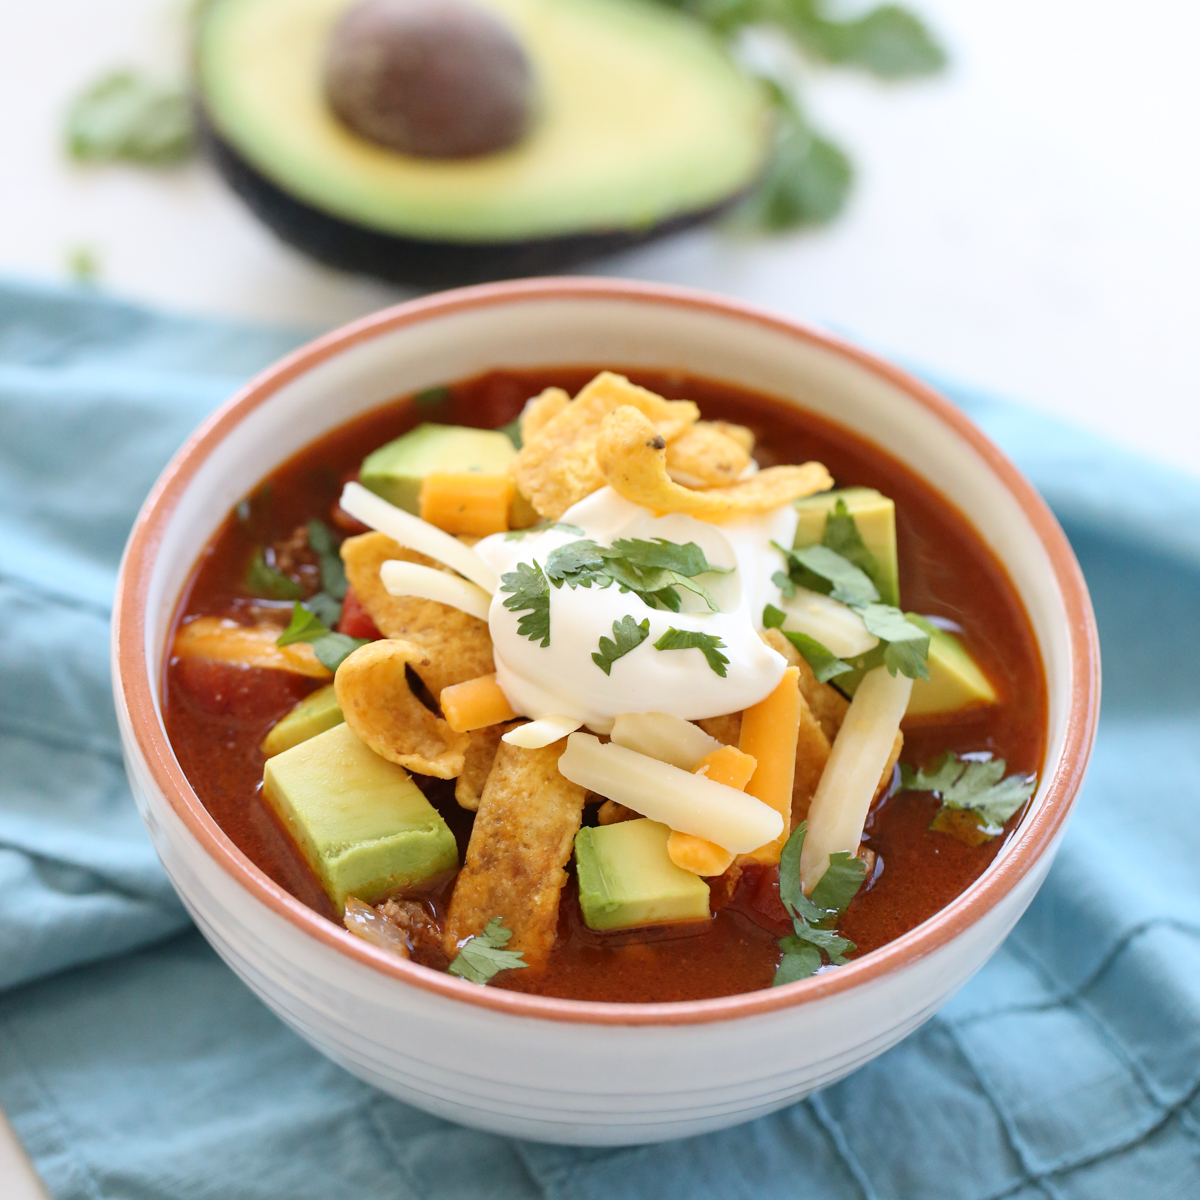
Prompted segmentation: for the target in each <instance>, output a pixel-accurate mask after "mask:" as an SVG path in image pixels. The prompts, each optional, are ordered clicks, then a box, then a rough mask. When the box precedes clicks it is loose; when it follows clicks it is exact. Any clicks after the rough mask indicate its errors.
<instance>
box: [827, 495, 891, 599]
mask: <svg viewBox="0 0 1200 1200" xmlns="http://www.w3.org/2000/svg"><path fill="white" fill-rule="evenodd" d="M821 544H822V545H824V546H828V547H829V549H830V550H832V551H834V552H835V553H837V554H840V555H841V556H842V557H843V558H844V559H846V561H847V562H851V563H853V564H854V565H855V566H856V567H857V568H858V569H859V570H860V571H861V572H862V573H863V574H864V575H866V576H867V578H868V579H870V580H871V582H872V583H874V584H875V586H876V588H878V586H879V584H878V582H877V581H878V576H879V564H878V563H877V562H876V561H875V556H874V555H873V554H872V553H871V552H870V550H868V549H867V544H866V542H864V541H863V537H862V534H861V533H860V532H859V530H858V522H857V521H856V520H855V519H854V518H853V517H852V516H851V515H850V510H849V509H848V508H847V507H846V501H845V500H843V499H842V498H841V496H839V497H838V499H837V503H836V504H835V505H834V507H833V512H831V513H830V514H829V515H828V516H827V517H826V518H825V531H824V533H823V534H822V535H821Z"/></svg>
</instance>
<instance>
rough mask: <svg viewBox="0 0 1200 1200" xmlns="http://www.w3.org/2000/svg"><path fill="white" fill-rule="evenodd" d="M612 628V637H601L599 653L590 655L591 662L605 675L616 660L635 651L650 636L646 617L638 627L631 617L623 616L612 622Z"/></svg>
mask: <svg viewBox="0 0 1200 1200" xmlns="http://www.w3.org/2000/svg"><path fill="white" fill-rule="evenodd" d="M612 628H613V635H612V637H611V638H606V637H602V638H601V639H600V652H599V653H598V654H593V655H592V662H594V663H595V664H596V666H598V667H599V668H600V670H602V671H603V672H604V673H605V675H610V674H611V673H612V665H613V663H615V662H616V661H617V659H618V658H624V657H625V655H626V654H628V653H629V652H630V651H631V650H636V649H637V648H638V647H639V646H640V645H641V644H642V643H643V642H644V641H645V640H646V639H647V638H648V637H649V636H650V618H649V617H647V618H646V619H645V620H644V621H642V623H641V624H640V625H639V624H638V622H637V621H635V620H634V619H633V618H632V617H629V616H625V617H622V618H621V619H620V620H619V621H614V622H613V627H612ZM614 639H615V640H614Z"/></svg>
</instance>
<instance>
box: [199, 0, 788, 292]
mask: <svg viewBox="0 0 1200 1200" xmlns="http://www.w3.org/2000/svg"><path fill="white" fill-rule="evenodd" d="M475 3H476V6H477V7H478V8H480V9H482V10H485V11H486V12H487V13H489V14H490V15H491V16H492V17H494V18H496V19H497V20H499V21H500V22H501V23H502V24H503V25H505V26H506V27H507V28H508V29H509V30H510V31H511V33H512V35H513V36H514V38H515V40H516V42H517V43H518V44H519V45H520V47H521V49H522V50H523V52H524V55H525V57H526V58H527V59H528V62H529V64H530V68H531V73H532V78H533V80H534V93H535V94H534V98H533V104H532V106H531V111H532V115H531V117H530V119H529V120H528V122H527V124H526V125H524V126H523V127H522V130H521V133H522V136H521V137H520V139H519V140H517V141H515V142H514V143H513V144H511V145H508V146H507V147H506V148H504V149H499V150H494V151H493V152H490V153H478V154H475V155H474V156H473V157H469V158H465V157H463V158H433V157H428V156H422V155H421V154H415V153H406V152H404V151H402V150H398V149H395V148H394V147H393V146H391V145H381V144H379V142H378V141H376V140H371V139H368V138H367V137H364V136H363V135H362V134H361V133H360V132H357V131H356V130H355V129H354V128H351V126H350V125H348V124H347V123H346V121H345V120H344V119H342V118H341V117H339V116H338V115H337V113H335V111H334V108H333V106H332V105H331V104H330V103H329V99H328V96H327V93H326V72H325V64H326V62H327V61H328V59H329V54H330V47H331V39H332V36H333V30H334V28H335V26H336V25H337V23H338V22H339V20H341V19H342V17H343V14H345V12H346V10H347V9H348V8H349V4H348V3H347V0H210V2H209V3H207V4H205V5H204V7H203V10H202V13H201V16H200V19H199V28H198V32H197V38H196V46H195V63H196V79H197V88H198V98H199V107H200V110H201V124H202V128H203V131H204V137H205V140H206V143H207V145H208V149H209V151H210V153H211V154H212V156H213V158H214V160H215V162H216V165H217V167H218V169H219V170H221V172H222V173H223V174H224V175H225V177H226V179H227V180H228V182H229V183H230V185H231V186H232V187H233V188H234V190H235V191H237V192H238V193H239V194H240V195H241V196H242V197H243V199H245V200H246V201H247V203H248V204H249V205H250V206H251V208H253V209H254V211H255V212H256V213H257V214H258V215H259V216H260V217H261V218H262V219H263V220H265V221H266V222H267V223H268V224H269V225H270V226H271V227H272V228H273V229H274V230H275V232H276V233H277V234H278V235H279V236H280V237H282V238H283V239H284V240H286V241H288V242H290V243H292V244H293V245H295V246H297V247H298V248H299V249H301V250H304V251H306V252H307V253H309V254H311V255H313V256H314V257H317V258H320V259H322V260H323V261H325V262H328V263H331V264H333V265H335V266H339V267H342V268H343V269H349V270H353V271H362V272H364V273H367V274H373V275H378V276H380V277H382V278H385V279H391V280H395V281H399V282H405V283H412V284H418V285H423V286H442V285H446V284H451V283H463V282H470V281H478V280H484V279H497V278H504V277H508V276H513V275H530V274H539V273H544V272H546V271H550V270H559V269H562V268H564V267H567V266H570V265H572V264H575V263H580V262H584V261H586V260H587V259H589V258H594V257H595V256H597V255H599V254H605V253H611V252H614V251H616V250H622V249H625V248H626V247H628V246H632V245H637V244H640V243H642V242H645V241H647V240H649V239H650V238H652V237H655V236H658V235H661V234H665V233H672V232H675V231H676V230H678V229H681V228H684V227H686V226H688V225H692V224H695V223H697V222H699V221H703V220H707V219H709V218H710V217H712V216H714V215H716V214H717V213H720V212H723V211H725V210H727V209H728V208H729V207H731V206H732V205H733V204H735V203H736V202H737V201H738V200H739V199H741V198H742V197H743V196H744V195H745V194H747V193H748V192H749V191H750V190H751V189H752V188H753V187H754V185H755V184H756V183H757V182H758V180H759V178H760V177H761V176H762V174H763V172H764V170H765V168H766V164H767V162H768V160H769V158H770V155H771V153H772V150H773V145H774V125H773V118H772V111H771V105H770V101H769V98H768V96H767V93H766V89H764V88H762V87H761V86H760V85H759V83H758V82H757V80H755V79H754V78H753V77H752V76H751V75H750V73H749V72H746V71H743V70H742V69H741V68H740V67H739V66H738V65H737V64H736V63H735V61H734V60H733V58H732V57H731V56H730V54H729V53H728V52H727V51H726V50H725V49H724V48H723V47H722V46H721V44H720V43H719V42H718V40H717V39H716V38H714V37H713V36H712V34H711V33H710V32H709V31H708V30H707V29H705V28H704V27H703V26H701V25H700V23H699V22H697V21H695V20H693V19H691V18H690V17H688V16H686V15H684V14H682V13H679V12H676V11H672V7H671V6H669V5H661V4H652V3H644V2H641V0H638V2H633V0H566V2H564V0H475ZM340 107H341V106H340ZM342 111H344V108H343V109H342ZM513 124H514V125H515V121H514V122H513Z"/></svg>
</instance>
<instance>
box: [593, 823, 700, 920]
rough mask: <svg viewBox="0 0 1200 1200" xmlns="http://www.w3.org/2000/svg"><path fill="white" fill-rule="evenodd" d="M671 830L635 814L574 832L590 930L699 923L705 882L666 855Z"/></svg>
mask: <svg viewBox="0 0 1200 1200" xmlns="http://www.w3.org/2000/svg"><path fill="white" fill-rule="evenodd" d="M670 836H671V831H670V830H669V829H668V828H667V827H666V826H665V825H662V824H660V823H659V822H658V821H650V820H647V819H646V818H644V817H643V818H640V819H638V820H636V821H621V822H619V823H618V824H616V825H598V826H596V827H595V828H592V827H590V826H584V828H583V829H581V830H580V831H579V832H578V833H577V834H576V835H575V870H576V874H577V875H578V877H579V907H580V908H581V909H582V910H583V919H584V922H585V923H586V924H587V927H588V928H589V929H598V930H603V929H633V928H636V927H638V926H642V925H668V924H672V923H674V922H676V921H702V920H704V919H705V918H706V917H707V916H708V884H707V883H705V882H704V880H703V879H701V878H700V876H698V875H693V874H692V873H691V872H690V871H685V870H683V869H682V868H681V867H677V866H676V865H675V864H674V863H673V862H672V861H671V859H670V856H669V855H668V854H667V839H668V838H669V837H670Z"/></svg>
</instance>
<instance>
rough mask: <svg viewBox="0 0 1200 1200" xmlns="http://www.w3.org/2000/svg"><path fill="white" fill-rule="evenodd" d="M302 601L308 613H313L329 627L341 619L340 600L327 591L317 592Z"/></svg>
mask: <svg viewBox="0 0 1200 1200" xmlns="http://www.w3.org/2000/svg"><path fill="white" fill-rule="evenodd" d="M303 603H304V607H305V608H307V609H308V611H309V612H310V613H315V614H316V615H317V616H318V617H320V618H321V620H322V621H323V622H324V623H325V624H326V625H328V626H329V628H330V629H332V628H333V627H334V626H335V625H336V624H337V623H338V622H339V621H340V620H341V619H342V602H341V601H340V600H335V599H334V598H333V597H332V596H331V595H330V594H329V593H328V592H317V593H316V594H315V595H312V596H309V598H308V599H307V600H305V601H304V602H303Z"/></svg>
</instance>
